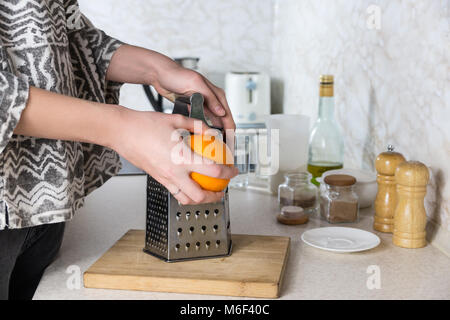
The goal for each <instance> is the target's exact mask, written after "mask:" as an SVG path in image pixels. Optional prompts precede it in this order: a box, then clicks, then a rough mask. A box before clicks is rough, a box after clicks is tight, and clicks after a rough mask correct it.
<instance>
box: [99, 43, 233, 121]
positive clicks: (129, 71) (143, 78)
mask: <svg viewBox="0 0 450 320" xmlns="http://www.w3.org/2000/svg"><path fill="white" fill-rule="evenodd" d="M107 80H112V81H117V82H126V83H139V84H148V85H151V86H153V87H154V88H155V89H156V90H157V91H158V93H159V94H161V95H162V96H164V97H165V98H167V99H169V100H171V101H174V100H175V97H176V96H177V95H191V94H193V93H194V92H198V93H201V94H202V95H203V97H204V98H205V102H206V109H205V114H206V116H207V117H208V118H209V119H210V120H211V121H212V122H213V125H214V126H217V127H221V128H224V129H225V130H227V129H228V130H234V129H236V125H235V123H234V120H233V116H232V115H231V111H230V108H229V106H228V103H227V99H226V98H225V92H224V91H223V90H222V89H221V88H219V87H217V86H215V85H214V84H212V83H211V82H210V81H209V80H208V79H206V78H205V77H204V76H202V75H201V74H199V73H198V72H195V71H193V70H190V69H185V68H183V67H181V66H179V65H178V64H177V63H176V62H175V61H173V60H172V59H170V58H168V57H167V56H165V55H162V54H160V53H158V52H155V51H152V50H147V49H144V48H139V47H135V46H130V45H122V46H121V47H120V48H119V49H118V50H117V51H116V52H115V54H114V56H113V58H112V60H111V63H110V65H109V68H108V73H107Z"/></svg>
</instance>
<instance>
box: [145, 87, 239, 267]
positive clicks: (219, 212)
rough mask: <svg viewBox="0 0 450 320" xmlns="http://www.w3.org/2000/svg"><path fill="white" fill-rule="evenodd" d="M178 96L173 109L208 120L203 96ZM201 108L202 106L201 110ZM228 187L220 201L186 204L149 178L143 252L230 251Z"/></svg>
mask: <svg viewBox="0 0 450 320" xmlns="http://www.w3.org/2000/svg"><path fill="white" fill-rule="evenodd" d="M188 99H189V100H188V101H189V102H188V103H189V104H190V105H191V112H190V113H187V114H186V112H187V110H188V109H187V100H186V98H184V97H183V98H178V99H177V100H176V102H175V107H174V113H181V114H185V115H189V116H190V117H194V115H195V118H197V119H200V120H203V121H205V122H206V120H205V118H204V114H203V97H202V96H201V95H200V94H197V93H195V94H194V95H192V96H191V97H190V98H188ZM200 108H201V110H200ZM231 247H232V243H231V233H230V215H229V206H228V190H226V192H225V196H224V198H223V199H222V201H221V202H218V203H208V204H201V205H187V206H183V205H180V204H179V203H178V200H177V199H175V197H174V196H173V195H172V194H171V193H170V192H169V191H168V190H167V189H166V188H165V187H164V186H163V185H162V184H160V183H159V182H158V181H156V180H155V179H153V178H152V177H151V176H148V178H147V223H146V236H145V248H144V252H146V253H149V254H151V255H154V256H156V257H158V258H160V259H164V260H165V261H167V262H175V261H183V260H192V259H204V258H214V257H221V256H227V255H230V254H231Z"/></svg>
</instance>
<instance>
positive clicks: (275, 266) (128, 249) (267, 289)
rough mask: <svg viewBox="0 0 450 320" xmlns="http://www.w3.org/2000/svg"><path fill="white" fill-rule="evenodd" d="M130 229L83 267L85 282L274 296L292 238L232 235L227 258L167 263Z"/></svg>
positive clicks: (107, 286)
mask: <svg viewBox="0 0 450 320" xmlns="http://www.w3.org/2000/svg"><path fill="white" fill-rule="evenodd" d="M144 239H145V231H143V230H130V231H128V232H127V233H126V234H125V235H124V236H123V237H122V238H121V239H120V240H119V241H117V242H116V244H115V245H114V246H113V247H112V248H111V249H109V250H108V251H107V252H106V253H105V254H104V255H103V256H102V257H101V258H100V259H99V260H97V262H95V263H94V264H93V265H92V266H91V267H90V268H89V270H87V271H86V272H85V273H84V286H85V287H86V288H101V289H123V290H142V291H162V292H177V293H195V294H211V295H224V296H239V297H255V298H278V297H279V296H280V288H281V283H282V279H283V275H284V270H285V267H286V262H287V257H288V254H289V246H290V238H288V237H269V236H252V235H233V236H232V240H233V252H232V255H231V256H229V257H225V258H216V259H206V260H194V261H185V262H175V263H167V262H164V261H162V260H159V259H158V258H155V257H153V256H151V255H148V254H146V253H144V252H143V251H142V248H143V247H144Z"/></svg>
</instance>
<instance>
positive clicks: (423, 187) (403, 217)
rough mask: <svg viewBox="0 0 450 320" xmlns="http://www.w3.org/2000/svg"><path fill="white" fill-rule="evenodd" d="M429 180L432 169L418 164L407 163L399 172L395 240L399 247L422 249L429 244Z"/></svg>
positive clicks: (416, 162) (397, 176)
mask: <svg viewBox="0 0 450 320" xmlns="http://www.w3.org/2000/svg"><path fill="white" fill-rule="evenodd" d="M429 179H430V173H429V171H428V168H427V167H426V166H425V165H424V164H423V163H421V162H418V161H409V162H404V163H402V164H400V165H399V167H398V168H397V170H396V172H395V180H396V182H397V194H398V205H397V208H396V210H395V221H394V235H393V237H392V240H393V243H394V245H396V246H398V247H403V248H422V247H425V246H426V244H427V242H426V239H425V237H426V231H425V226H426V223H427V216H426V211H425V206H424V198H425V195H426V193H427V184H428V181H429Z"/></svg>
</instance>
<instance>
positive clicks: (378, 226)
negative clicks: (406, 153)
mask: <svg viewBox="0 0 450 320" xmlns="http://www.w3.org/2000/svg"><path fill="white" fill-rule="evenodd" d="M405 161H406V160H405V157H403V155H402V154H401V153H398V152H394V147H393V146H392V145H389V146H388V151H387V152H382V153H380V154H379V155H378V157H377V159H376V161H375V168H376V170H377V173H378V175H377V183H378V192H377V197H376V199H375V220H374V224H373V228H374V229H375V230H377V231H380V232H388V233H392V232H393V231H394V213H395V208H396V206H397V185H396V182H395V170H396V169H397V167H398V166H399V164H401V163H403V162H405Z"/></svg>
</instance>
